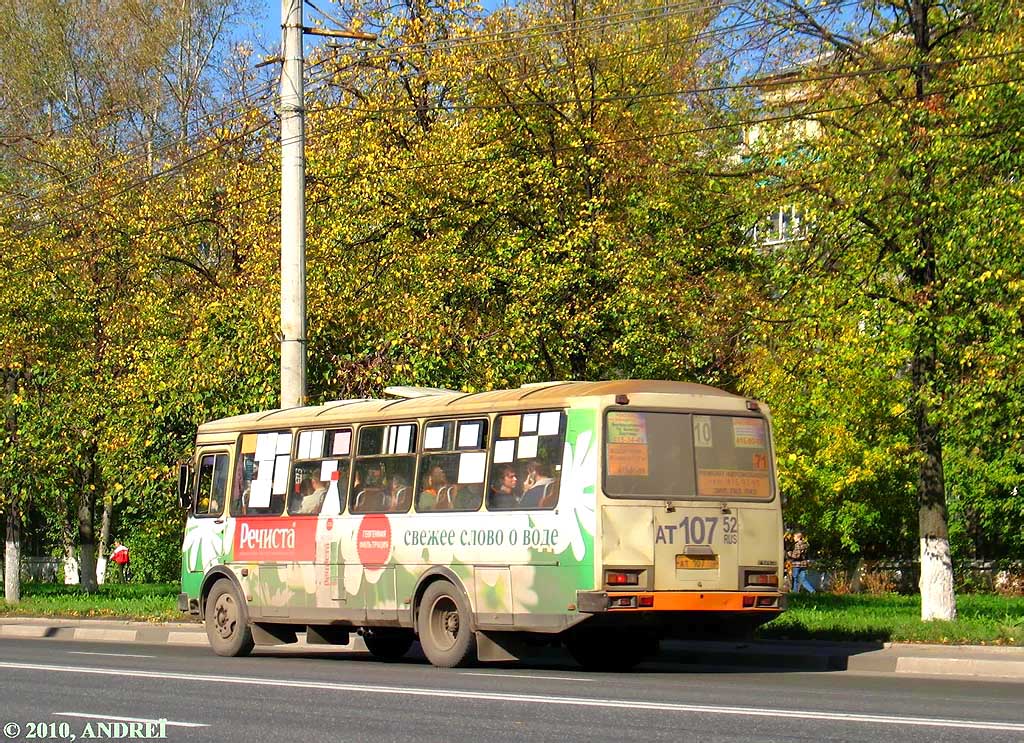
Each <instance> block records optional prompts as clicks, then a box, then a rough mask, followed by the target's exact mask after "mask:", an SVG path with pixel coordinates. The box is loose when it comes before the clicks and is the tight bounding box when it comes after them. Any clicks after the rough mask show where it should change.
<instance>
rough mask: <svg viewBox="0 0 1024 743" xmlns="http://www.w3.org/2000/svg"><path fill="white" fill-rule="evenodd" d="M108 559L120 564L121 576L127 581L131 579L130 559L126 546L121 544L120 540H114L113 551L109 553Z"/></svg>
mask: <svg viewBox="0 0 1024 743" xmlns="http://www.w3.org/2000/svg"><path fill="white" fill-rule="evenodd" d="M110 559H111V560H113V561H114V562H116V563H117V564H118V565H120V566H121V578H123V579H124V582H125V583H127V582H128V581H130V580H131V579H132V566H131V563H132V560H131V554H130V553H129V552H128V548H127V547H125V546H124V545H123V544H121V542H120V540H118V539H115V540H114V551H113V552H111V553H110Z"/></svg>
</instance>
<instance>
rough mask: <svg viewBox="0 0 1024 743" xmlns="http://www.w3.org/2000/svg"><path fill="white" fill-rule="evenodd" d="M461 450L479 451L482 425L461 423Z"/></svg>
mask: <svg viewBox="0 0 1024 743" xmlns="http://www.w3.org/2000/svg"><path fill="white" fill-rule="evenodd" d="M459 448H460V449H479V448H480V424H479V423H460V424H459Z"/></svg>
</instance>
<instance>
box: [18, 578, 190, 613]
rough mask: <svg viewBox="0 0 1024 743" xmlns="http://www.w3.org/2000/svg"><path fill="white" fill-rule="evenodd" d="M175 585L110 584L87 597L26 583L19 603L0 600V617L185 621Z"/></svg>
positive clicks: (75, 591)
mask: <svg viewBox="0 0 1024 743" xmlns="http://www.w3.org/2000/svg"><path fill="white" fill-rule="evenodd" d="M180 590H181V587H180V586H179V585H178V584H177V583H139V584H137V583H110V584H106V585H102V586H100V587H99V592H98V593H95V594H92V595H89V594H87V593H83V592H82V591H81V590H79V588H78V586H65V585H56V584H52V583H26V584H23V585H22V587H21V602H20V603H18V604H14V605H10V604H8V603H7V602H6V601H3V600H0V616H45V617H91V618H93V619H135V620H138V621H143V622H167V621H178V622H183V621H188V615H187V614H182V613H181V612H180V611H178V592H179V591H180Z"/></svg>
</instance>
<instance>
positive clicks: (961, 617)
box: [0, 583, 1024, 645]
mask: <svg viewBox="0 0 1024 743" xmlns="http://www.w3.org/2000/svg"><path fill="white" fill-rule="evenodd" d="M178 591H179V587H178V584H177V583H155V584H154V583H150V584H134V583H129V584H119V583H112V584H106V585H103V586H100V589H99V593H96V594H94V595H89V594H85V593H82V591H80V590H79V589H78V587H77V586H63V585H53V584H44V583H28V584H25V585H23V586H22V600H21V603H19V604H16V605H13V606H12V605H8V604H7V603H5V602H4V601H0V616H16V615H23V616H47V617H91V618H94V619H102V618H109V619H134V620H138V621H144V622H167V621H179V622H180V621H188V615H185V614H182V613H181V612H179V611H178V609H177V597H178ZM957 610H958V616H957V619H956V621H954V622H922V621H921V618H920V617H921V599H920V597H918V596H900V595H896V594H888V595H884V596H865V595H842V596H840V595H834V594H828V593H816V594H806V593H798V594H789V610H788V611H787V612H786V613H785V614H783V615H782V616H781V617H779V618H778V619H776V620H775V621H773V622H770V623H769V624H766V625H765V626H763V627H762V628H761V629H760V630H758V633H757V635H758V637H761V638H765V639H789V640H830V641H835V642H925V643H938V644H947V645H1024V598H1022V597H1008V596H993V595H987V594H964V595H962V596H958V597H957Z"/></svg>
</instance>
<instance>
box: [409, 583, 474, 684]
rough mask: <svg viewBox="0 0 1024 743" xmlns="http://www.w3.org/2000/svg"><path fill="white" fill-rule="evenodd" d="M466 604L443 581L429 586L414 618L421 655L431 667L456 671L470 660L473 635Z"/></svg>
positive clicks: (460, 593) (452, 588)
mask: <svg viewBox="0 0 1024 743" xmlns="http://www.w3.org/2000/svg"><path fill="white" fill-rule="evenodd" d="M471 621H472V619H471V617H470V612H469V604H468V602H467V601H466V599H465V597H464V596H463V595H462V592H461V591H459V589H457V588H456V587H455V586H453V585H452V584H451V583H448V582H447V581H438V582H436V583H432V584H430V586H428V587H427V590H426V592H425V593H424V594H423V600H422V601H421V602H420V608H419V614H418V615H417V617H416V629H417V630H418V631H419V636H420V645H421V646H422V647H423V654H424V655H426V656H427V660H429V661H430V662H431V663H432V664H434V665H435V666H440V667H441V668H458V667H460V666H465V665H468V664H469V663H471V662H472V661H473V660H474V655H475V653H476V636H475V635H474V634H473V627H472V626H471Z"/></svg>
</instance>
